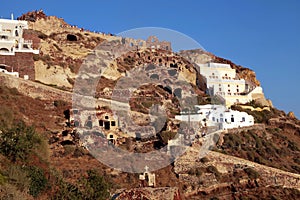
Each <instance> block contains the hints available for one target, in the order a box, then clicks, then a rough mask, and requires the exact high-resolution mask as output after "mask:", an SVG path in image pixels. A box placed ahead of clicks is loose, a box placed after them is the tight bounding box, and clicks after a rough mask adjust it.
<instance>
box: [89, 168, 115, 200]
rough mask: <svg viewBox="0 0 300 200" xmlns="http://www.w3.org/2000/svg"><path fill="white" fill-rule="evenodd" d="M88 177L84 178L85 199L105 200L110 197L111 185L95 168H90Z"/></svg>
mask: <svg viewBox="0 0 300 200" xmlns="http://www.w3.org/2000/svg"><path fill="white" fill-rule="evenodd" d="M87 173H88V178H87V179H85V180H83V186H84V191H83V193H84V195H85V198H84V199H98V200H104V199H107V198H109V196H110V193H109V189H110V185H109V184H108V183H107V181H105V180H104V178H103V177H102V176H100V175H99V174H98V173H97V172H96V171H95V170H89V171H88V172H87Z"/></svg>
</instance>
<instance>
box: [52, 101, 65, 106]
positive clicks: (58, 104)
mask: <svg viewBox="0 0 300 200" xmlns="http://www.w3.org/2000/svg"><path fill="white" fill-rule="evenodd" d="M53 104H54V106H55V107H63V106H66V105H68V103H67V102H66V101H64V100H54V102H53Z"/></svg>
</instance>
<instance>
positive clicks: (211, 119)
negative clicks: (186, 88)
mask: <svg viewBox="0 0 300 200" xmlns="http://www.w3.org/2000/svg"><path fill="white" fill-rule="evenodd" d="M175 119H178V120H180V121H190V122H199V123H200V126H201V127H212V126H214V127H218V129H231V128H239V127H245V126H252V125H254V118H253V116H251V115H249V114H247V113H246V112H240V111H236V110H231V109H228V108H226V107H225V106H223V105H211V104H207V105H197V106H195V111H194V112H189V111H188V112H181V115H177V116H175Z"/></svg>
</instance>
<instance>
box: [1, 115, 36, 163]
mask: <svg viewBox="0 0 300 200" xmlns="http://www.w3.org/2000/svg"><path fill="white" fill-rule="evenodd" d="M39 144H41V138H40V137H39V136H38V135H37V133H36V132H35V130H34V127H32V126H26V125H25V123H24V122H22V121H21V122H19V123H18V124H17V125H16V126H15V127H13V128H11V129H8V130H3V132H2V134H1V135H0V152H1V153H2V154H3V155H5V156H6V157H7V158H9V159H10V160H12V161H17V160H21V161H25V160H26V158H27V157H28V156H29V155H30V153H32V151H33V149H34V148H35V147H37V146H38V145H39Z"/></svg>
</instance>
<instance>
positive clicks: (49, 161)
mask: <svg viewBox="0 0 300 200" xmlns="http://www.w3.org/2000/svg"><path fill="white" fill-rule="evenodd" d="M19 19H22V20H27V21H29V26H30V30H27V31H26V32H25V37H27V38H31V39H33V40H35V41H36V42H35V45H36V48H39V49H40V52H41V53H40V54H39V55H37V56H34V57H33V61H34V67H35V77H36V80H37V81H35V82H34V81H27V80H22V79H16V78H14V77H11V76H9V75H5V74H2V73H1V74H0V82H1V83H2V85H1V86H0V104H1V109H0V199H41V200H42V199H70V200H71V199H72V200H73V199H110V198H113V199H149V200H150V199H151V200H152V199H166V200H167V199H174V200H181V199H224V200H225V199H247V198H248V199H299V198H300V175H299V174H300V162H299V157H300V146H299V142H300V122H299V120H298V119H296V118H295V117H294V116H293V114H292V113H289V114H288V115H287V114H285V113H284V112H283V111H279V110H277V109H276V108H271V107H263V106H262V105H259V104H257V103H256V102H251V103H250V104H249V105H243V106H233V107H232V109H235V110H240V111H245V112H248V113H249V114H251V115H253V116H254V118H255V122H256V123H257V124H256V125H255V126H252V127H247V128H243V129H233V130H230V131H224V132H222V134H221V135H220V137H217V138H213V139H215V140H216V142H217V145H216V146H215V147H213V148H212V149H211V151H209V152H208V153H207V154H206V155H205V156H204V157H201V158H200V159H199V155H200V153H201V152H200V149H201V147H202V145H203V144H205V141H206V140H208V139H210V137H202V138H197V139H196V140H195V142H194V143H193V144H192V145H191V147H190V148H189V149H188V151H187V152H185V153H184V154H183V156H182V157H180V158H178V159H176V160H175V161H174V162H173V163H172V164H170V165H168V166H166V167H164V168H162V169H159V170H156V171H154V172H153V173H155V176H156V186H155V187H154V188H149V187H146V188H144V187H141V185H142V183H141V181H140V180H139V174H133V173H125V172H121V171H119V170H117V169H112V168H109V167H108V166H106V165H104V164H102V163H101V162H99V161H98V160H97V159H95V158H94V157H93V156H92V155H91V154H90V153H89V151H87V149H86V148H85V147H83V146H82V145H81V141H80V140H79V133H78V132H77V129H76V126H75V125H72V124H71V123H70V120H69V119H70V110H69V109H71V108H72V93H71V92H70V91H69V90H72V88H73V85H74V79H75V77H76V76H77V75H78V72H79V71H80V70H79V69H80V66H82V65H83V64H84V59H85V58H86V57H87V56H90V57H93V56H95V55H97V56H100V60H101V61H103V62H104V63H105V62H107V61H111V62H110V64H111V65H109V66H108V67H107V69H106V70H105V71H104V73H102V74H101V73H100V72H99V68H98V66H94V65H89V66H87V67H88V68H87V71H86V73H84V74H83V75H84V76H81V77H79V79H80V78H82V80H81V81H82V86H89V85H92V84H94V83H93V82H92V81H87V80H88V79H87V78H86V77H94V78H95V77H97V78H101V84H97V83H96V84H95V85H96V86H95V87H96V94H95V96H96V97H98V98H99V99H98V101H97V103H99V105H100V104H101V105H102V107H100V106H99V107H98V111H101V112H107V113H110V114H111V111H110V110H109V109H108V107H107V105H109V104H108V103H109V101H108V99H113V98H115V99H113V100H118V101H120V102H122V101H124V98H125V99H126V97H127V96H126V94H123V93H120V94H119V95H115V96H113V92H112V90H113V88H114V87H116V86H117V87H120V88H121V89H126V88H130V87H133V86H135V83H137V82H140V81H142V80H150V81H149V83H148V84H144V85H141V86H137V87H136V90H135V91H134V92H133V98H131V99H129V105H130V107H131V110H132V112H131V114H132V115H134V117H133V118H134V121H135V122H136V123H137V124H139V125H143V123H142V121H147V120H148V121H150V120H149V119H148V118H149V116H148V115H146V114H147V113H148V112H149V110H150V109H151V107H152V105H153V104H160V105H163V106H164V107H165V108H167V114H168V116H169V117H170V118H172V119H173V118H174V115H175V114H178V112H179V109H178V106H179V101H178V99H180V98H177V97H178V96H180V95H184V93H183V92H182V91H179V90H176V89H177V88H176V85H177V83H178V84H179V83H180V81H179V82H175V83H174V84H173V85H172V87H165V85H164V81H167V82H168V81H172V80H173V79H177V75H178V77H180V78H179V79H180V80H185V81H187V82H188V83H189V84H190V86H191V88H192V89H193V95H194V96H195V97H196V99H197V101H198V102H197V103H202V104H203V103H209V102H210V99H209V97H207V96H206V95H205V93H204V91H205V85H204V84H203V81H202V79H201V76H200V75H199V73H198V72H197V67H196V66H195V65H193V64H194V63H206V62H209V61H213V62H221V63H228V64H231V66H232V67H233V68H235V69H236V70H237V73H238V75H239V76H240V77H241V78H245V79H247V80H249V81H251V82H252V83H254V84H255V85H257V86H258V85H260V83H259V81H258V80H257V79H256V76H255V73H254V72H253V71H252V70H250V69H247V68H244V67H242V66H239V65H236V64H234V63H232V62H231V61H229V60H226V59H223V58H219V57H217V56H215V55H213V54H211V53H208V52H204V51H202V50H185V51H181V52H179V53H174V52H171V51H170V50H166V49H164V50H162V49H149V48H141V49H135V50H134V49H129V51H125V52H126V53H124V54H121V55H119V56H118V57H113V56H112V55H111V54H110V53H111V52H117V54H118V53H120V52H121V53H123V52H124V49H126V48H129V47H127V46H121V47H122V48H123V49H122V48H119V47H120V46H118V45H120V44H122V39H120V38H118V37H115V36H113V35H111V34H104V33H94V32H91V31H88V30H84V29H81V28H79V27H77V26H73V25H69V24H67V23H66V22H65V21H64V20H63V19H61V18H57V17H53V16H46V15H45V14H44V13H43V12H42V11H34V12H29V13H27V14H24V15H23V16H21V17H20V18H19ZM107 41H114V43H113V44H114V45H115V46H113V45H111V46H109V47H110V48H109V50H107V49H105V48H104V50H103V49H102V50H101V49H100V50H99V49H97V48H96V49H95V47H96V46H97V45H99V44H105V42H107ZM153 64H155V65H157V66H159V67H161V68H162V69H163V70H164V71H159V70H161V68H158V69H157V68H155V66H154V65H153ZM134 66H138V67H136V68H138V69H143V70H142V71H143V73H140V72H139V71H138V70H136V69H135V67H134ZM156 70H158V71H156ZM136 73H137V74H136ZM161 74H163V75H164V76H165V77H163V78H161V76H159V75H161ZM81 75H82V74H81ZM175 75H176V76H175ZM174 77H176V78H174ZM126 78H128V79H126ZM129 79H130V80H131V81H132V82H131V84H129V85H126V84H122V83H123V82H126V81H127V80H129ZM124 80H125V81H124ZM122 81H123V82H122ZM118 84H119V85H118ZM145 97H147V98H145ZM191 101H192V100H191ZM156 122H157V123H159V122H160V121H159V119H158V120H156ZM145 124H146V125H147V124H149V123H148V122H147V123H145ZM145 124H144V125H145ZM177 129H178V122H176V121H175V120H169V121H167V123H165V126H163V130H162V131H161V132H160V133H159V134H157V135H155V136H154V137H152V138H150V139H147V140H137V138H132V137H126V138H125V139H124V140H123V141H122V142H120V144H119V147H120V148H121V149H125V150H128V151H129V152H137V153H145V152H149V151H153V150H157V149H159V148H161V147H163V146H164V145H165V144H166V143H167V142H168V139H171V138H173V137H174V136H175V134H174V132H175V131H176V130H177ZM128 162H130V161H128ZM131 164H133V165H134V164H135V163H131Z"/></svg>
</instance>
